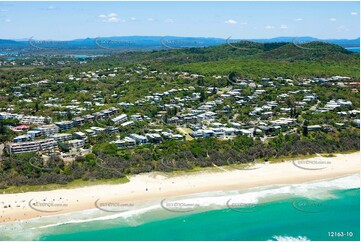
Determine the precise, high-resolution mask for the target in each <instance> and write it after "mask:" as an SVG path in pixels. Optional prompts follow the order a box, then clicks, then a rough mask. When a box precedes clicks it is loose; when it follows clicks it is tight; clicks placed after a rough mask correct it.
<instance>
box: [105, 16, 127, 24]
mask: <svg viewBox="0 0 361 242" xmlns="http://www.w3.org/2000/svg"><path fill="white" fill-rule="evenodd" d="M103 22H108V23H118V22H125V20H124V19H120V18H116V17H111V18H108V19H105V20H103Z"/></svg>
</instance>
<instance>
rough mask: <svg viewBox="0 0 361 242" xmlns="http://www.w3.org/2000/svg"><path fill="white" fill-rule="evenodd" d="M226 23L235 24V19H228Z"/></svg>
mask: <svg viewBox="0 0 361 242" xmlns="http://www.w3.org/2000/svg"><path fill="white" fill-rule="evenodd" d="M225 23H226V24H237V21H236V20H233V19H228V20H227V21H225Z"/></svg>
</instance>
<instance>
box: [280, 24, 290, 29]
mask: <svg viewBox="0 0 361 242" xmlns="http://www.w3.org/2000/svg"><path fill="white" fill-rule="evenodd" d="M280 28H281V29H288V26H287V25H285V24H282V25H281V27H280Z"/></svg>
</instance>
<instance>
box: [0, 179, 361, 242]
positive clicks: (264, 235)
mask: <svg viewBox="0 0 361 242" xmlns="http://www.w3.org/2000/svg"><path fill="white" fill-rule="evenodd" d="M198 196H199V195H198ZM198 196H192V197H188V198H187V201H191V200H192V201H197V202H202V203H203V204H206V202H205V201H207V205H205V206H204V208H202V209H201V210H199V211H197V210H194V211H191V212H184V213H182V212H179V211H180V210H177V212H174V211H173V212H172V211H165V210H164V209H159V208H157V206H153V205H149V206H148V207H147V208H143V209H139V210H137V211H133V212H132V213H126V214H123V215H121V213H120V214H112V215H106V216H100V217H99V216H98V217H92V219H88V218H89V217H90V216H91V215H90V212H88V214H87V215H84V214H82V215H74V214H73V215H72V217H71V220H68V221H67V222H61V221H60V220H59V219H56V220H48V221H46V222H44V221H41V219H38V220H36V221H34V222H33V223H30V224H29V223H27V224H26V225H24V224H22V225H19V224H14V225H13V227H12V231H5V230H4V227H1V226H0V231H1V229H3V231H2V232H3V233H2V234H3V237H1V236H2V235H1V233H0V239H6V236H8V239H10V238H13V239H14V238H15V239H39V240H262V241H263V240H285V239H287V240H354V241H359V240H360V229H359V228H360V189H359V175H353V176H348V177H343V178H338V179H334V180H327V181H318V182H313V183H307V184H301V185H292V186H291V185H284V186H273V187H263V188H257V189H252V190H243V191H233V192H224V193H222V192H218V193H212V194H210V193H209V194H203V195H202V196H201V199H199V197H198ZM225 197H226V200H227V201H229V198H231V199H233V198H235V197H237V198H238V199H240V200H243V201H247V203H242V205H239V206H236V205H235V206H230V205H229V204H228V205H227V207H226V208H224V207H223V208H220V207H217V206H215V205H214V204H217V203H218V204H220V203H221V201H225V200H222V199H221V198H225ZM182 199H183V200H179V201H186V200H184V199H185V198H182ZM197 199H198V200H197ZM235 204H238V203H235ZM245 204H248V205H247V206H246V205H245ZM61 219H63V218H61ZM68 219H69V218H68ZM17 230H21V232H20V233H18V234H17V235H16V236H15V235H14V234H15V233H14V232H15V231H17ZM22 233H24V234H22ZM342 233H343V234H342ZM25 234H26V235H25ZM29 236H30V237H29Z"/></svg>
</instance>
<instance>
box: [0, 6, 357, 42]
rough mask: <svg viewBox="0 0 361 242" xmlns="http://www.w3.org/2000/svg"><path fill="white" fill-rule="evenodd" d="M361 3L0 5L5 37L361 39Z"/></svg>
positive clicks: (0, 34) (0, 26)
mask: <svg viewBox="0 0 361 242" xmlns="http://www.w3.org/2000/svg"><path fill="white" fill-rule="evenodd" d="M359 9H360V5H359V2H356V1H355V2H0V38H1V39H22V38H29V37H31V36H34V38H36V39H57V40H70V39H76V38H86V37H98V36H100V37H109V36H128V35H146V36H165V35H173V36H193V37H221V38H228V37H229V36H232V38H239V39H242V38H245V39H247V38H271V37H278V36H312V37H318V38H323V39H324V38H357V37H359V36H360V32H359V29H360V22H359V19H360V16H359V14H360V13H359Z"/></svg>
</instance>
